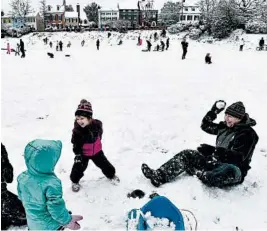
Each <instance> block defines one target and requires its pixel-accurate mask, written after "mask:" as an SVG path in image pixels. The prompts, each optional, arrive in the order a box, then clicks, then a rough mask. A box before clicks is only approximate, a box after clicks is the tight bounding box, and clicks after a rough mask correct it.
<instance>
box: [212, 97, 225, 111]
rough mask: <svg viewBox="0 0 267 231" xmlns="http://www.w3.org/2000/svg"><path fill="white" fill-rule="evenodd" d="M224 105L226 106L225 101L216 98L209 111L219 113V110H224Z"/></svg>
mask: <svg viewBox="0 0 267 231" xmlns="http://www.w3.org/2000/svg"><path fill="white" fill-rule="evenodd" d="M225 106H226V103H225V101H223V100H217V101H216V102H215V103H214V104H213V106H212V108H211V111H213V112H214V113H215V114H219V113H220V112H221V111H223V110H224V108H225Z"/></svg>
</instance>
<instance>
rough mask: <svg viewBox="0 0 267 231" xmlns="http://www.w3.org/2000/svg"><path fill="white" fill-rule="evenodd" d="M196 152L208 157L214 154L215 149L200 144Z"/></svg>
mask: <svg viewBox="0 0 267 231" xmlns="http://www.w3.org/2000/svg"><path fill="white" fill-rule="evenodd" d="M197 150H198V151H199V152H200V153H201V154H202V155H203V156H210V155H212V154H213V153H214V151H215V147H214V146H211V145H209V144H200V146H199V147H198V148H197Z"/></svg>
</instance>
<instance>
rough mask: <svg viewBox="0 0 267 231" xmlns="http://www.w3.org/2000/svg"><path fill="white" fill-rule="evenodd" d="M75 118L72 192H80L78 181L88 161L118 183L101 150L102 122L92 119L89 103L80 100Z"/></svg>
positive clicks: (71, 177)
mask: <svg viewBox="0 0 267 231" xmlns="http://www.w3.org/2000/svg"><path fill="white" fill-rule="evenodd" d="M75 117H76V119H75V122H74V128H73V130H72V138H71V142H72V144H73V152H74V154H75V158H74V165H73V167H72V171H71V174H70V179H71V181H72V190H73V191H74V192H78V191H79V190H80V185H79V181H80V179H81V178H82V177H83V176H84V171H85V170H86V169H87V166H88V162H89V160H92V161H93V162H94V164H95V165H96V166H97V167H99V168H100V169H101V170H102V172H103V174H104V175H105V176H106V177H107V178H108V179H110V180H111V181H113V182H119V178H118V177H117V176H116V175H115V172H116V170H115V168H114V166H113V165H112V164H111V163H110V162H109V161H108V159H107V157H106V156H105V154H104V152H103V150H102V142H101V139H102V134H103V128H102V122H101V121H100V120H97V119H93V110H92V105H91V103H90V102H88V101H87V100H85V99H82V100H81V102H80V104H79V106H78V108H77V110H76V112H75Z"/></svg>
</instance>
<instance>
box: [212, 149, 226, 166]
mask: <svg viewBox="0 0 267 231" xmlns="http://www.w3.org/2000/svg"><path fill="white" fill-rule="evenodd" d="M214 156H216V158H217V159H218V160H220V161H222V162H224V161H226V160H227V158H228V155H227V152H225V148H222V147H216V148H215V152H214Z"/></svg>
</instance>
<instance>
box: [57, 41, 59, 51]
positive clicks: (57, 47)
mask: <svg viewBox="0 0 267 231" xmlns="http://www.w3.org/2000/svg"><path fill="white" fill-rule="evenodd" d="M58 49H59V44H58V41H57V45H56V51H58Z"/></svg>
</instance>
